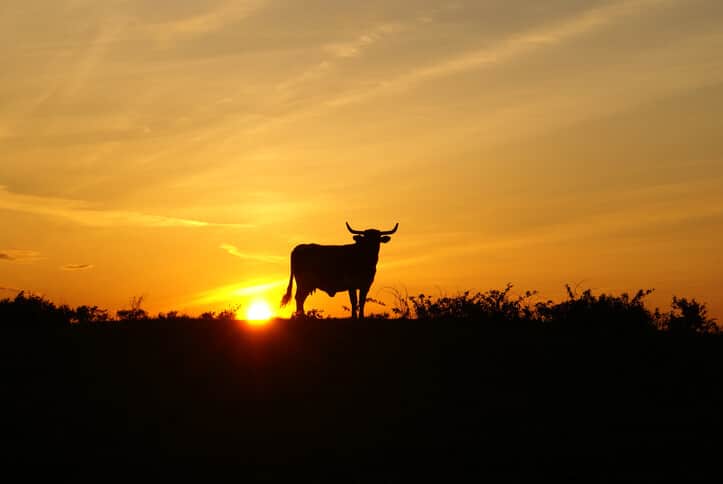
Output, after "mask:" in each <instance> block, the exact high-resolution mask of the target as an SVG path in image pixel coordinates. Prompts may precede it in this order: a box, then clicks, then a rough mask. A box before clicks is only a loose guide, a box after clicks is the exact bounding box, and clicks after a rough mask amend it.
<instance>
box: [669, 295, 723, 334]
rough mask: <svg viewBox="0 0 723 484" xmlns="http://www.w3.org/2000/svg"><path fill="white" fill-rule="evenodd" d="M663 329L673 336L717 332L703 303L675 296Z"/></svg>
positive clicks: (716, 326) (714, 323) (715, 325)
mask: <svg viewBox="0 0 723 484" xmlns="http://www.w3.org/2000/svg"><path fill="white" fill-rule="evenodd" d="M663 327H664V329H667V330H668V331H670V332H671V333H674V334H705V333H717V332H718V331H719V330H718V325H717V324H716V320H715V319H714V318H709V317H708V309H707V308H706V305H705V304H704V303H699V302H698V301H696V300H695V299H691V300H688V299H687V298H684V297H682V298H678V297H675V296H673V302H672V303H671V310H670V312H669V313H668V314H667V315H666V317H665V320H664V322H663Z"/></svg>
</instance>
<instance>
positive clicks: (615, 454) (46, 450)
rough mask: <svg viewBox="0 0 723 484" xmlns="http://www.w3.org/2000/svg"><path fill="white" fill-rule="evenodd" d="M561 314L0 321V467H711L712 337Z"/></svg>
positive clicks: (459, 470) (716, 398)
mask: <svg viewBox="0 0 723 484" xmlns="http://www.w3.org/2000/svg"><path fill="white" fill-rule="evenodd" d="M488 295H489V294H488ZM496 296H497V297H498V298H497V299H496V300H497V301H504V299H505V298H504V297H500V295H499V294H496ZM477 299H478V298H477V296H470V295H469V294H467V295H466V296H465V297H464V300H465V301H467V302H469V301H470V300H471V301H472V302H471V304H472V305H474V304H475V301H476V300H477ZM570 299H571V300H570V301H568V302H567V303H566V304H565V305H563V306H559V307H557V308H556V309H555V311H561V312H563V313H564V314H565V315H566V317H567V319H564V320H563V319H559V316H558V319H555V321H557V324H547V323H549V322H550V321H552V320H549V321H536V322H535V321H532V320H531V319H529V318H528V319H524V318H511V319H509V320H504V319H501V318H498V317H496V316H495V317H493V318H489V317H488V316H489V315H485V313H484V312H482V313H476V312H475V313H474V317H466V316H465V314H458V315H457V316H458V317H456V318H450V317H446V316H443V315H442V314H444V312H443V311H442V312H441V313H440V315H438V316H435V317H429V318H421V319H399V320H379V319H371V320H363V321H350V320H337V319H306V320H276V321H273V322H272V323H271V324H270V325H269V326H267V327H264V328H250V327H248V326H246V325H245V324H244V323H242V322H238V321H234V320H219V319H211V318H206V319H190V318H179V317H177V316H175V317H172V318H169V317H167V315H166V317H164V319H145V320H144V319H137V320H131V321H122V322H121V321H114V322H107V321H106V322H102V323H101V324H96V323H82V324H80V323H77V322H76V323H74V324H57V325H53V326H47V325H40V326H38V325H36V324H26V323H28V321H24V322H23V321H10V320H8V319H5V317H6V316H4V317H3V337H2V343H1V344H2V352H1V354H2V357H1V358H2V364H1V365H0V367H1V368H2V375H0V377H1V378H2V381H3V386H4V392H3V395H4V397H3V399H4V419H3V421H4V424H3V436H4V440H5V442H6V443H7V444H8V448H9V449H10V452H11V454H10V455H16V456H20V457H25V458H29V459H30V460H31V461H33V462H41V461H47V459H50V458H55V459H59V460H60V461H61V462H64V465H61V467H58V468H57V469H63V472H71V473H73V472H78V471H87V470H88V469H96V467H100V468H102V469H103V470H101V471H100V472H104V473H111V474H112V475H113V476H118V475H122V474H124V473H125V472H128V473H130V474H132V475H135V474H133V473H134V472H135V471H134V469H135V468H136V467H137V466H138V465H140V464H141V463H142V464H143V465H153V466H156V471H157V473H158V475H159V476H165V477H168V476H169V475H170V474H176V473H185V472H186V469H187V468H188V466H191V467H192V468H196V470H200V472H202V473H201V475H200V476H201V477H204V476H205V477H208V473H209V472H210V473H216V472H218V473H219V474H221V473H225V472H233V474H232V476H238V477H239V479H241V478H242V477H243V478H244V480H248V478H249V476H251V477H255V478H257V479H258V480H276V479H279V480H281V479H283V480H287V479H299V478H300V477H303V478H305V479H312V480H316V481H326V482H332V481H333V482H340V481H343V482H346V481H352V482H368V481H373V482H379V481H382V482H386V481H400V480H401V481H407V480H415V479H417V478H420V477H432V478H436V479H439V480H442V479H446V480H449V479H450V478H452V479H454V480H459V479H460V478H462V477H463V476H467V475H469V474H493V475H494V476H495V478H496V479H497V480H505V479H507V478H510V479H512V478H516V477H520V476H523V475H524V476H528V477H529V476H534V477H536V478H537V477H544V476H548V477H556V478H558V479H560V478H568V477H570V478H581V479H601V480H606V479H608V478H610V477H620V476H627V477H634V478H635V477H637V478H650V477H656V478H657V477H662V476H665V475H668V474H669V473H672V472H680V473H683V474H685V475H687V476H690V475H691V474H695V473H697V472H699V471H700V469H701V467H700V466H701V465H702V464H703V463H705V462H706V460H707V459H714V458H717V451H718V449H719V444H718V442H719V440H720V431H721V429H722V428H723V427H722V426H721V423H722V422H721V420H722V417H721V415H722V414H721V408H723V407H722V406H721V405H722V404H723V385H722V384H721V382H723V339H721V338H720V337H719V336H718V335H715V334H694V333H692V332H685V333H683V334H681V333H676V332H675V331H656V330H654V328H650V327H648V326H636V325H633V326H634V328H635V329H634V330H632V331H631V330H629V328H628V329H626V330H625V331H623V332H618V331H611V330H609V328H610V327H612V328H617V327H619V325H616V324H614V325H612V326H603V327H604V328H607V329H605V330H601V329H600V328H601V326H600V324H598V323H597V322H595V324H592V323H591V321H592V322H594V321H595V320H594V318H593V319H585V318H588V317H589V315H590V313H589V311H596V310H595V309H591V308H596V307H597V305H603V307H605V308H607V309H606V311H608V310H609V311H611V312H610V313H609V315H610V317H623V319H624V318H625V316H624V315H625V314H626V313H625V312H623V313H622V314H623V316H620V314H621V313H618V312H616V310H614V309H611V308H618V309H619V307H618V303H619V302H620V301H618V300H616V299H614V298H613V301H614V303H613V302H610V300H608V299H604V300H603V301H601V300H600V298H595V297H593V296H592V295H587V296H586V295H585V294H583V295H582V296H581V297H579V298H578V297H571V298H570ZM640 299H641V298H635V297H633V298H627V301H628V303H629V304H632V305H633V306H635V305H636V304H638V303H639V301H640ZM421 300H424V301H426V300H427V298H422V299H420V298H419V297H417V299H416V301H417V303H419V302H420V301H421ZM481 300H484V297H481V299H480V301H481ZM486 301H487V302H484V303H482V302H480V303H481V304H487V303H489V302H493V303H494V301H493V300H486ZM35 302H36V303H38V304H40V302H39V301H37V300H36V301H35ZM447 302H448V303H449V302H450V301H447ZM458 302H459V301H458ZM478 302H479V301H478ZM608 303H610V304H608ZM23 304H24V303H23ZM424 304H426V303H424ZM430 304H442V305H444V304H447V303H443V302H442V301H436V302H435V301H431V302H430ZM495 304H497V303H494V304H493V306H495ZM6 306H7V304H6ZM523 306H524V305H523ZM548 306H549V305H548ZM521 307H522V306H521ZM430 308H431V307H430ZM46 309H47V308H46ZM56 309H57V308H56ZM507 309H509V311H507V310H505V311H506V314H514V313H516V310H513V309H510V307H508V308H507ZM5 310H7V307H6V308H5V309H4V311H5ZM430 310H431V309H430ZM475 311H476V310H475ZM522 313H524V311H522ZM4 314H5V315H7V313H4ZM16 314H20V313H16ZM25 314H30V315H32V314H35V313H34V312H33V311H30V312H29V313H25ZM495 314H496V313H495ZM550 317H551V316H550ZM636 317H637V316H636ZM681 317H682V316H681ZM580 318H582V319H580ZM631 318H632V320H633V321H635V320H636V319H635V318H633V317H632V316H631ZM571 328H574V329H571ZM711 462H713V461H711ZM33 470H34V468H33V467H32V466H31V467H28V468H27V469H26V472H29V473H32V472H33ZM94 472H95V471H94ZM99 475H104V474H99ZM101 480H102V479H101Z"/></svg>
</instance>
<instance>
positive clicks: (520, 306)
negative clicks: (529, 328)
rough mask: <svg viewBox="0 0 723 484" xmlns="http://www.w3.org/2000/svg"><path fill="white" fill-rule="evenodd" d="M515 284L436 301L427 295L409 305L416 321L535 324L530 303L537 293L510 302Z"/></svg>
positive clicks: (410, 299) (414, 298)
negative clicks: (518, 322)
mask: <svg viewBox="0 0 723 484" xmlns="http://www.w3.org/2000/svg"><path fill="white" fill-rule="evenodd" d="M512 287H513V286H512V284H507V285H506V286H505V288H504V289H501V290H499V289H492V290H489V291H486V292H477V293H475V294H472V293H470V291H465V292H463V293H462V294H460V295H458V296H453V297H449V296H443V297H439V298H433V297H431V296H427V295H425V294H420V295H419V296H410V297H409V301H410V303H411V306H412V310H413V312H414V315H415V316H416V318H417V319H422V320H429V319H475V320H481V321H487V322H503V321H521V320H534V319H535V314H534V310H533V309H531V308H530V303H529V301H530V299H531V298H532V296H534V295H535V294H536V293H535V292H531V291H527V292H525V294H524V295H522V296H518V297H517V298H511V297H510V295H509V293H510V290H511V289H512Z"/></svg>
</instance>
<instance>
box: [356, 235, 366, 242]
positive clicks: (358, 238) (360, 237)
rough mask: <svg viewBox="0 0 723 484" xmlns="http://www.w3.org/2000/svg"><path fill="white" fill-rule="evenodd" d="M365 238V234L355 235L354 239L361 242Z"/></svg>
mask: <svg viewBox="0 0 723 484" xmlns="http://www.w3.org/2000/svg"><path fill="white" fill-rule="evenodd" d="M363 238H364V236H363V235H355V236H354V240H356V241H357V242H361V241H362V239H363Z"/></svg>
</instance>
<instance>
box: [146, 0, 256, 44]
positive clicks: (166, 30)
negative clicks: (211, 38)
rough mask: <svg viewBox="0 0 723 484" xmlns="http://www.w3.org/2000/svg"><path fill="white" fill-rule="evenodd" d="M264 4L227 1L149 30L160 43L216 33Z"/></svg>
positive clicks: (153, 26)
mask: <svg viewBox="0 0 723 484" xmlns="http://www.w3.org/2000/svg"><path fill="white" fill-rule="evenodd" d="M266 3H267V1H265V0H227V1H224V2H221V3H220V4H218V5H216V6H214V7H212V8H210V9H208V10H205V11H203V12H199V13H197V14H195V15H190V16H187V17H183V18H180V19H174V20H170V21H166V22H162V23H157V24H153V25H151V26H150V28H152V32H153V34H154V35H155V36H156V37H157V38H158V39H159V40H161V41H162V42H166V43H167V42H172V41H174V40H176V39H178V38H183V37H192V36H196V35H201V34H206V33H209V32H214V31H218V30H220V29H222V28H224V27H226V26H228V25H230V24H233V23H234V22H238V21H241V20H243V19H244V18H246V17H248V16H249V15H251V14H252V13H254V12H255V11H257V10H259V9H260V8H262V7H263V6H264V5H265V4H266Z"/></svg>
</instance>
